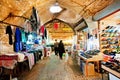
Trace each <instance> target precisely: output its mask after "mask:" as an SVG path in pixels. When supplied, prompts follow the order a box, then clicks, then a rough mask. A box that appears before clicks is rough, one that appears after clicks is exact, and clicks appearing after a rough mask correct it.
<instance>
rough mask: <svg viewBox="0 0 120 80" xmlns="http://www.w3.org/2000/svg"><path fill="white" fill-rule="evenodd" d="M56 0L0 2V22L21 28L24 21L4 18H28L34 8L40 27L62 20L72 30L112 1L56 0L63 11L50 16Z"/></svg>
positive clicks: (6, 0) (7, 0)
mask: <svg viewBox="0 0 120 80" xmlns="http://www.w3.org/2000/svg"><path fill="white" fill-rule="evenodd" d="M55 2H56V0H0V21H4V22H7V23H11V24H15V25H19V26H22V24H23V22H24V19H23V18H18V17H9V18H7V19H6V17H7V16H8V15H9V14H10V13H12V14H14V15H18V16H24V17H26V18H29V17H30V15H31V11H32V7H33V6H34V7H35V8H36V9H37V11H38V15H39V17H40V21H41V25H42V24H45V23H47V22H48V21H50V20H52V19H55V18H56V19H59V20H62V21H64V22H66V23H68V24H70V25H71V26H72V28H74V27H75V26H74V25H75V24H76V23H77V22H79V20H81V19H82V18H88V17H89V16H93V15H95V14H96V13H97V12H99V11H101V10H102V9H104V8H105V7H107V6H108V5H110V4H111V3H112V2H114V0H57V2H58V3H59V5H60V6H61V7H63V8H64V9H65V10H64V11H62V12H60V13H58V14H52V13H50V11H49V8H50V7H51V6H52V5H53V4H54V3H55Z"/></svg>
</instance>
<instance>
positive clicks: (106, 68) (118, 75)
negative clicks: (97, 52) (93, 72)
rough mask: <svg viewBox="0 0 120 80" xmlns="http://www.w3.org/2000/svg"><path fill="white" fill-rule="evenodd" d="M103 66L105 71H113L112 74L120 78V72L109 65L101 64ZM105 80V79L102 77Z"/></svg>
mask: <svg viewBox="0 0 120 80" xmlns="http://www.w3.org/2000/svg"><path fill="white" fill-rule="evenodd" d="M101 68H102V69H103V70H105V71H107V72H108V73H111V74H112V75H114V76H115V77H117V78H119V79H120V73H119V72H117V71H115V70H112V69H110V68H109V67H107V66H105V65H101ZM102 80H103V79H102Z"/></svg>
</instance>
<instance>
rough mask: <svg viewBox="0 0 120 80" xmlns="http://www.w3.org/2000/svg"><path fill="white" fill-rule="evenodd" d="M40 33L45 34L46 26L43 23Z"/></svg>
mask: <svg viewBox="0 0 120 80" xmlns="http://www.w3.org/2000/svg"><path fill="white" fill-rule="evenodd" d="M39 31H40V34H41V35H44V31H45V26H44V25H43V26H41V28H40V30H39Z"/></svg>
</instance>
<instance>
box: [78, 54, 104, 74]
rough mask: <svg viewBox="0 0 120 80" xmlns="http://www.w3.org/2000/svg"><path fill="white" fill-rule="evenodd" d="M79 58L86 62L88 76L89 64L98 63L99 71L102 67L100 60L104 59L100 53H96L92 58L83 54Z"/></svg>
mask: <svg viewBox="0 0 120 80" xmlns="http://www.w3.org/2000/svg"><path fill="white" fill-rule="evenodd" d="M79 58H80V60H83V61H84V62H85V65H86V66H85V73H86V76H88V69H89V68H88V65H89V63H91V62H92V63H97V67H98V68H97V70H98V72H99V68H100V66H99V62H100V61H101V60H102V59H103V58H101V56H99V55H95V56H93V57H92V58H86V57H84V56H82V55H79Z"/></svg>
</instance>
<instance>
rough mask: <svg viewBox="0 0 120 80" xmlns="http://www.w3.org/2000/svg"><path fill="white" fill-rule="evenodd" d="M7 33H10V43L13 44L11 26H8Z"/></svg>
mask: <svg viewBox="0 0 120 80" xmlns="http://www.w3.org/2000/svg"><path fill="white" fill-rule="evenodd" d="M6 34H8V35H9V44H10V45H12V44H13V40H12V34H13V33H12V29H11V26H7V28H6Z"/></svg>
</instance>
